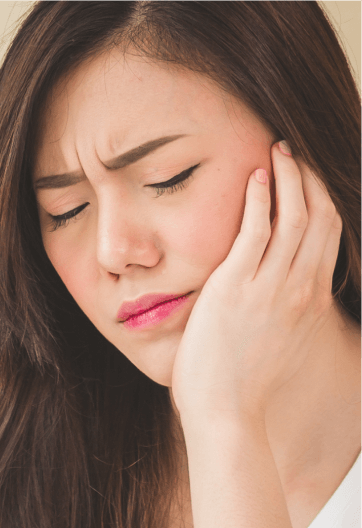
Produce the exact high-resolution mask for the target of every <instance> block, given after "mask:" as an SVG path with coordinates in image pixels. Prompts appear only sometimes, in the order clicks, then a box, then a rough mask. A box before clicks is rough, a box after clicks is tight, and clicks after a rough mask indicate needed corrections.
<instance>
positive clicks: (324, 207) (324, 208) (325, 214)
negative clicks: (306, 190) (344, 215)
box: [318, 200, 336, 222]
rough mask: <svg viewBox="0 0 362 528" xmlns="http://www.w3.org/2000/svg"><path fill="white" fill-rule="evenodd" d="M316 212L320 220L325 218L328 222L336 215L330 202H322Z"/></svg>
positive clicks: (334, 208)
mask: <svg viewBox="0 0 362 528" xmlns="http://www.w3.org/2000/svg"><path fill="white" fill-rule="evenodd" d="M318 211H319V214H320V216H321V217H322V218H326V219H327V220H329V221H330V222H332V220H333V219H334V217H335V215H336V207H335V205H334V203H333V202H332V201H331V200H324V201H323V202H321V203H320V205H318Z"/></svg>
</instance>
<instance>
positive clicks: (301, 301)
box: [172, 143, 342, 419]
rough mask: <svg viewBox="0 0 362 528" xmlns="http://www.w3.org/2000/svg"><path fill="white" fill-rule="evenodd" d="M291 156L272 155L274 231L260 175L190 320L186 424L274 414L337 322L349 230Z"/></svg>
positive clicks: (180, 404)
mask: <svg viewBox="0 0 362 528" xmlns="http://www.w3.org/2000/svg"><path fill="white" fill-rule="evenodd" d="M286 149H288V146H287V145H286V144H285V143H282V144H275V145H273V147H272V150H271V156H272V163H273V173H274V178H275V189H276V214H275V218H274V221H273V229H271V224H270V212H271V211H270V208H271V195H270V179H269V178H268V175H267V173H266V171H265V170H264V169H262V168H260V169H257V170H256V171H255V172H254V173H253V174H252V175H251V176H250V178H249V181H248V185H247V190H246V199H245V211H244V217H243V221H242V225H241V229H240V233H239V234H238V236H237V238H236V240H235V242H234V244H233V246H232V248H231V250H230V252H229V254H228V256H227V258H226V259H225V260H224V261H223V262H222V263H221V264H220V265H219V266H218V267H217V268H216V269H215V271H214V272H213V273H212V274H211V276H210V277H209V279H208V280H207V282H206V284H205V285H204V287H203V289H202V292H201V294H200V296H199V297H198V299H197V301H196V303H195V305H194V307H193V309H192V312H191V314H190V317H189V319H188V322H187V325H186V328H185V332H184V334H183V336H182V339H181V342H180V345H179V347H178V350H177V353H176V358H175V362H174V367H173V373H172V392H173V397H174V400H175V403H176V406H177V408H178V410H179V411H180V415H181V417H185V416H186V417H193V418H196V419H198V418H199V417H201V416H202V415H205V413H213V414H214V413H223V414H224V415H225V413H227V414H229V415H231V416H235V417H240V416H242V415H243V414H249V415H250V414H254V413H260V412H264V410H265V408H266V406H267V403H268V400H269V398H270V396H271V395H272V394H273V393H274V391H275V390H277V389H278V388H279V387H281V386H282V385H283V384H285V383H286V382H287V381H288V380H289V379H290V378H291V377H292V376H293V375H294V374H295V373H296V372H297V371H298V370H299V369H300V368H301V366H302V365H303V363H304V361H305V360H306V358H307V355H308V351H309V347H310V345H311V340H312V339H313V337H314V336H315V335H316V333H317V332H318V330H319V329H320V328H321V326H322V325H323V324H324V323H325V321H326V319H327V317H328V315H329V310H330V308H331V305H332V294H331V288H332V276H333V271H334V267H335V263H336V260H337V255H338V249H339V242H340V235H341V231H342V221H341V218H340V216H339V215H338V213H337V212H336V209H335V206H334V204H333V202H332V201H331V199H330V197H329V195H328V193H327V192H326V190H325V189H324V186H323V185H322V184H321V183H320V182H319V181H318V180H317V178H316V177H315V175H314V174H313V173H312V172H311V170H310V169H309V168H308V167H307V166H306V165H305V164H304V163H299V165H297V163H296V162H295V160H294V159H293V157H292V155H291V152H290V151H289V152H288V150H286ZM185 419H186V418H185Z"/></svg>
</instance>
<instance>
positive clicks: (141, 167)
mask: <svg viewBox="0 0 362 528" xmlns="http://www.w3.org/2000/svg"><path fill="white" fill-rule="evenodd" d="M114 53H115V52H113V54H112V55H111V56H107V57H103V56H102V57H100V58H98V60H95V61H94V62H93V63H92V64H90V65H88V64H87V65H85V66H84V67H83V68H81V69H79V70H77V72H76V73H75V74H74V75H73V76H72V77H71V78H70V79H69V80H67V82H65V83H63V84H62V85H60V86H59V87H58V89H57V90H55V93H54V94H53V95H52V97H51V101H50V102H49V107H48V110H47V113H46V116H45V119H44V125H43V127H42V136H41V138H40V148H39V153H38V164H37V167H36V170H35V177H36V178H37V177H41V176H46V175H52V174H60V173H64V172H69V171H75V170H79V169H83V170H84V172H85V174H86V175H87V179H86V180H84V182H81V183H78V184H77V185H74V186H72V187H69V188H63V189H56V190H55V189H54V190H49V189H43V190H40V191H39V192H38V195H37V196H38V201H39V214H40V221H41V225H42V234H43V240H44V246H45V249H46V251H47V253H48V256H49V258H50V260H51V262H52V263H53V265H54V267H55V269H56V270H57V271H58V273H59V275H60V277H61V278H62V280H63V282H64V283H65V285H66V286H67V288H68V290H69V291H70V293H71V294H72V295H73V297H74V298H75V300H76V301H77V303H78V304H79V306H80V307H81V308H82V310H83V311H84V312H85V313H86V314H87V316H88V317H89V318H90V320H91V321H92V322H93V323H94V325H95V326H96V327H97V328H98V329H99V331H100V332H101V333H102V334H104V335H105V336H106V337H107V339H109V341H111V342H112V343H113V344H114V345H115V346H116V347H117V348H118V349H119V350H121V351H122V352H123V353H124V354H125V355H126V356H127V357H128V358H129V359H130V360H131V361H132V362H133V363H134V364H135V365H136V366H137V367H138V368H139V369H140V370H142V371H143V372H144V373H145V374H147V376H149V377H150V378H152V379H153V380H154V381H156V382H158V383H161V384H163V385H167V386H169V387H170V386H171V376H172V367H173V362H174V357H175V353H176V350H177V346H178V344H179V341H180V338H181V335H182V332H183V330H184V327H185V323H186V321H187V319H188V317H189V314H190V312H191V308H192V306H193V304H194V302H195V300H196V298H197V297H198V295H199V294H200V291H201V289H202V287H203V285H204V283H205V282H206V280H207V278H208V277H209V275H210V274H211V272H212V271H213V270H214V269H215V268H216V267H217V266H218V265H219V264H220V263H221V262H222V261H223V260H224V259H225V257H226V256H227V254H228V252H229V250H230V248H231V246H232V244H233V242H234V240H235V237H236V235H237V233H238V231H239V229H240V225H241V220H242V215H243V209H244V197H245V188H246V184H247V179H248V177H249V175H250V173H251V172H252V171H253V170H255V169H256V168H258V167H263V168H265V169H266V170H268V171H269V172H270V170H271V160H270V146H271V144H272V138H271V136H270V134H269V133H268V131H267V130H266V129H265V127H264V126H263V125H262V124H261V123H260V122H259V121H258V120H257V119H256V118H255V117H254V116H253V115H252V114H251V113H250V112H249V111H248V109H246V108H244V107H242V106H240V107H239V108H235V102H233V101H231V100H230V98H229V97H228V96H227V95H225V94H222V93H221V92H220V91H217V89H216V88H215V87H214V86H212V85H210V84H209V83H206V81H205V80H204V79H200V78H198V77H196V76H195V75H193V74H190V73H189V72H187V73H181V72H179V73H175V72H172V73H170V72H168V71H166V70H164V69H161V68H160V67H157V66H155V65H150V64H147V63H146V62H144V61H142V60H141V59H138V60H131V59H128V60H127V62H124V61H123V60H121V57H120V56H118V55H116V56H114ZM150 86H152V89H151V90H150ZM85 131H86V133H85ZM174 134H188V135H189V137H185V138H181V139H179V140H177V141H175V142H172V143H169V144H168V145H165V146H164V147H162V148H160V149H158V150H157V151H155V152H154V153H152V154H151V155H149V156H147V158H144V159H143V160H141V161H139V162H137V163H135V164H133V165H131V166H129V167H127V168H124V169H121V170H118V171H114V173H111V172H110V171H107V170H106V169H105V168H104V167H103V166H102V164H101V162H100V160H102V161H106V160H108V159H111V158H113V157H115V156H116V155H119V154H121V153H123V152H125V151H128V150H130V149H132V148H135V147H137V146H138V145H140V144H142V143H144V142H146V141H150V140H153V139H156V138H158V137H163V136H167V135H174ZM197 163H200V167H199V168H198V169H197V170H196V171H195V173H194V177H193V178H192V181H190V183H189V185H188V186H187V187H186V188H185V189H182V190H180V191H177V192H175V193H173V194H166V193H165V194H163V195H162V196H160V197H158V198H156V196H157V193H156V190H155V189H152V188H147V187H145V185H147V184H153V183H157V182H162V181H166V180H168V179H170V178H171V177H173V176H175V175H177V174H179V173H180V172H181V171H183V170H185V169H188V168H189V167H191V166H193V165H195V164H197ZM85 202H90V205H89V206H88V207H87V208H86V209H85V210H84V211H83V212H82V213H81V214H80V215H79V217H78V218H79V219H78V220H77V221H76V222H75V221H74V220H71V221H70V223H69V225H68V226H67V227H65V228H63V227H61V228H59V229H58V230H57V231H55V232H51V231H50V229H51V225H50V222H49V217H48V216H47V213H50V214H53V215H60V214H63V213H65V212H67V211H69V210H71V209H74V208H75V207H77V206H80V205H82V204H83V203H85ZM114 274H117V275H118V276H119V278H118V280H115V275H114ZM190 291H194V292H195V293H194V294H193V295H192V298H190V302H189V304H188V306H187V307H185V309H183V310H182V311H181V312H179V313H178V314H175V316H172V318H170V319H169V320H167V321H165V322H164V323H163V324H162V325H159V326H158V327H155V328H152V329H150V330H149V331H146V330H145V331H143V332H138V334H137V335H136V333H135V332H130V331H127V330H126V329H124V328H122V327H121V325H120V323H119V322H118V321H117V320H116V314H117V311H118V309H119V307H120V306H121V304H122V303H123V302H124V301H128V300H134V299H136V298H138V297H140V296H142V295H144V294H147V293H158V292H160V293H172V294H173V293H187V292H190Z"/></svg>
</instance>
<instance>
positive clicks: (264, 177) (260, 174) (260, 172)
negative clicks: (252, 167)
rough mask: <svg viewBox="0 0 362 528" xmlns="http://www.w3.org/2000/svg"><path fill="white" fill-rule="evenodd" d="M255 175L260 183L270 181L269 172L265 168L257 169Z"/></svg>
mask: <svg viewBox="0 0 362 528" xmlns="http://www.w3.org/2000/svg"><path fill="white" fill-rule="evenodd" d="M254 176H255V179H256V180H257V181H258V182H260V183H266V182H267V181H268V174H267V172H266V170H264V169H256V171H255V172H254Z"/></svg>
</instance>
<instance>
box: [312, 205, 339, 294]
mask: <svg viewBox="0 0 362 528" xmlns="http://www.w3.org/2000/svg"><path fill="white" fill-rule="evenodd" d="M342 230H343V222H342V219H341V217H340V215H339V214H338V213H336V214H335V217H334V221H333V223H332V227H331V228H330V231H329V237H328V240H327V244H326V246H325V248H324V252H323V255H322V258H321V261H320V263H319V268H318V273H317V280H318V284H319V285H320V286H321V287H322V288H324V289H325V290H326V291H328V292H329V293H330V292H331V291H332V284H333V273H334V270H335V267H336V263H337V257H338V251H339V246H340V242H341V235H342Z"/></svg>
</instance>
